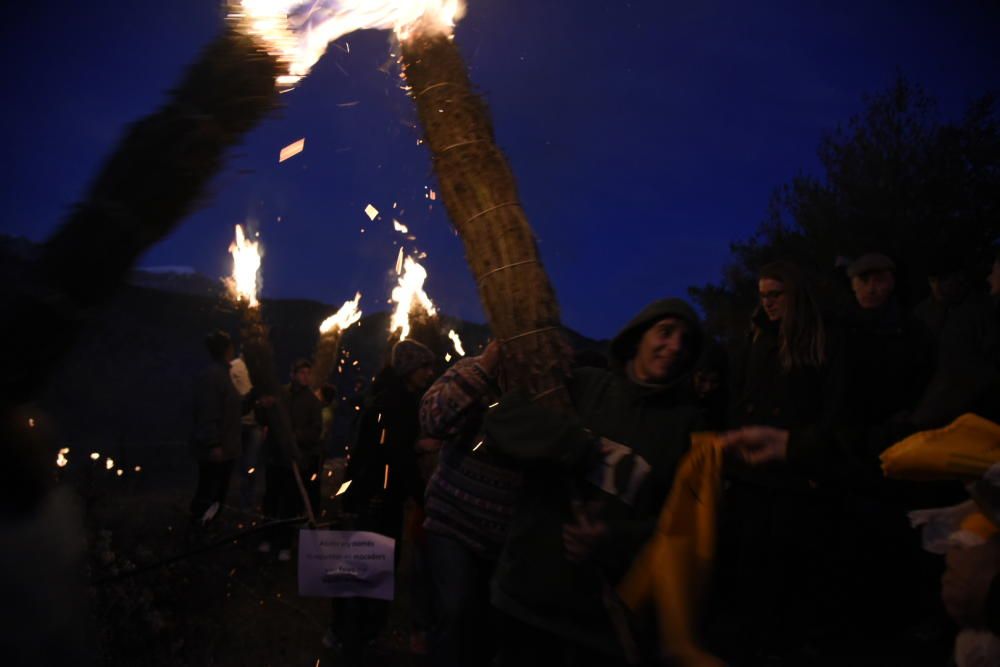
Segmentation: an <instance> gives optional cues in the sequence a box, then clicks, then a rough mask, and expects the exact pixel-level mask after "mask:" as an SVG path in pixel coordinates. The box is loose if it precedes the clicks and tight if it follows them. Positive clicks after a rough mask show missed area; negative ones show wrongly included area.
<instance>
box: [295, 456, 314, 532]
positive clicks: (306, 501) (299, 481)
mask: <svg viewBox="0 0 1000 667" xmlns="http://www.w3.org/2000/svg"><path fill="white" fill-rule="evenodd" d="M292 474H293V475H295V484H296V485H297V486H298V487H299V493H300V494H301V495H302V505H303V506H304V507H305V508H306V516H307V517H309V525H310V526H312V527H315V526H316V515H315V514H313V507H312V503H311V502H309V494H308V493H307V492H306V485H305V483H304V482H303V481H302V473H301V472H300V471H299V464H298V463H296V462H295V461H292Z"/></svg>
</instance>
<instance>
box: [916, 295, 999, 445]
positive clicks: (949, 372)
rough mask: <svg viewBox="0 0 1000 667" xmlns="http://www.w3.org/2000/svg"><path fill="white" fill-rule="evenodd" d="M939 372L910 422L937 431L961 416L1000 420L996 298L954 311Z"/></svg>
mask: <svg viewBox="0 0 1000 667" xmlns="http://www.w3.org/2000/svg"><path fill="white" fill-rule="evenodd" d="M939 357H940V361H939V363H938V368H937V372H936V373H935V374H934V378H933V380H932V381H931V383H930V386H928V388H927V392H926V393H925V395H924V397H923V399H922V400H921V401H920V405H919V406H918V408H917V410H916V413H915V415H914V421H915V422H916V424H917V426H918V427H919V428H921V429H929V428H939V427H941V426H944V425H945V424H947V423H949V422H951V421H952V420H954V419H955V418H957V417H959V416H961V415H962V414H963V413H965V412H975V413H976V414H979V415H981V416H983V417H986V418H988V419H992V420H994V421H997V420H998V419H1000V299H998V298H997V297H992V298H990V299H989V300H987V301H983V302H972V303H966V304H965V305H963V306H961V307H959V308H958V309H956V310H955V311H954V312H953V313H952V316H951V317H950V318H949V320H948V324H947V325H946V326H945V329H944V332H943V334H942V336H941V347H940V352H939Z"/></svg>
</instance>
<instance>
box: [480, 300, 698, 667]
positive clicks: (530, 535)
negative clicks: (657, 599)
mask: <svg viewBox="0 0 1000 667" xmlns="http://www.w3.org/2000/svg"><path fill="white" fill-rule="evenodd" d="M666 316H677V317H681V318H682V319H684V320H686V321H688V322H689V323H690V328H691V332H692V337H691V340H690V347H691V348H692V349H693V350H694V355H695V356H694V357H692V358H691V360H690V361H691V362H693V360H694V358H696V355H697V349H698V347H699V346H700V342H701V329H700V326H699V324H698V321H697V317H696V316H695V314H694V313H693V311H691V310H690V308H689V307H687V305H686V304H684V303H683V302H681V301H677V300H666V301H662V302H657V303H656V304H653V305H652V306H651V307H650V308H647V309H646V310H644V311H643V312H642V313H640V315H639V316H638V317H637V318H636V319H635V320H633V322H632V323H630V325H629V326H627V327H626V328H625V329H624V330H623V331H622V333H621V334H619V335H618V336H617V337H616V338H615V340H614V341H613V342H612V345H611V352H612V360H613V362H614V368H613V369H611V370H601V369H591V368H586V369H578V370H577V371H576V372H575V375H574V377H573V378H572V381H571V382H570V384H569V389H570V393H571V396H572V399H573V405H574V407H575V408H576V410H577V414H576V415H558V414H555V413H552V412H550V411H548V410H545V409H543V408H540V407H539V406H537V405H536V404H534V403H532V402H531V401H530V400H528V399H527V398H526V397H525V396H524V395H522V394H521V393H520V392H516V391H515V392H512V393H510V394H508V395H506V396H504V397H503V398H502V399H501V401H500V403H499V405H498V406H496V407H495V408H493V409H492V410H491V411H490V412H489V413H488V414H487V417H486V420H485V433H486V436H487V438H486V443H485V445H484V446H485V447H492V448H497V449H498V450H500V451H501V452H502V453H504V454H505V455H507V456H510V457H511V458H513V459H515V460H517V461H520V462H521V465H522V466H523V469H524V471H525V481H524V489H523V495H522V498H521V501H520V503H519V505H518V507H517V509H516V511H515V514H514V518H513V521H512V523H511V526H510V530H509V535H508V539H507V544H506V545H505V547H504V550H503V552H502V554H501V556H500V560H499V563H498V565H497V570H496V574H495V577H494V582H493V602H494V604H495V605H496V606H497V607H498V608H500V609H501V610H502V611H504V612H506V613H508V614H510V615H512V616H514V617H516V618H518V619H519V620H521V621H523V622H526V623H529V624H531V625H534V626H536V627H538V628H541V629H543V630H545V631H548V632H551V633H554V634H556V635H558V636H561V637H563V638H564V639H567V640H569V641H572V642H575V643H578V644H581V645H584V646H587V647H590V648H593V649H596V650H599V651H601V652H603V653H606V654H609V655H615V656H619V655H620V652H621V649H620V646H619V643H618V641H617V639H616V638H615V635H614V632H613V630H612V627H611V625H610V622H609V620H608V615H607V612H606V610H605V607H604V604H603V599H604V594H605V590H606V587H608V586H612V585H614V584H615V583H617V582H618V580H619V579H620V578H621V577H622V575H623V574H624V573H625V571H626V570H627V568H628V566H629V565H630V564H631V562H632V560H633V558H634V557H635V556H636V555H637V554H638V552H639V550H640V548H641V547H642V545H643V544H644V543H645V541H646V540H647V539H648V538H649V536H650V535H651V534H652V531H653V529H654V527H655V523H656V517H657V516H658V514H659V511H660V508H661V506H662V504H663V502H664V500H665V499H666V497H667V495H668V493H669V491H670V487H671V485H672V483H673V478H674V473H675V471H676V469H677V466H678V463H679V462H680V459H681V457H682V456H683V455H684V454H685V453H686V452H687V450H688V448H689V447H690V434H691V432H693V431H695V430H697V429H698V428H699V424H700V411H699V409H698V407H697V405H696V403H695V400H694V396H693V391H692V389H691V378H690V375H689V369H687V370H688V372H684V373H682V374H680V375H679V376H677V377H675V378H674V379H673V380H672V381H671V383H670V384H667V385H662V386H652V385H640V384H638V383H636V382H634V381H632V380H630V379H629V377H628V375H627V371H626V368H625V367H626V362H627V360H628V359H629V358H630V357H631V356H632V355H634V350H635V344H636V342H637V341H638V339H639V336H640V335H641V332H642V331H644V330H645V329H646V328H647V327H648V325H649V324H651V323H653V322H655V321H657V320H659V319H662V318H663V317H666ZM574 504H579V506H582V507H584V508H586V511H588V513H589V514H590V516H591V517H592V518H593V519H596V520H599V521H603V522H604V523H605V524H606V525H607V527H608V533H607V535H606V538H605V539H604V540H603V542H602V543H601V544H600V545H598V547H597V550H596V552H595V553H594V554H593V557H592V558H591V559H590V560H589V561H587V562H585V563H572V562H569V561H568V560H567V559H566V556H565V552H564V546H563V542H562V527H563V525H564V524H566V523H572V522H574V521H575V519H574V512H573V505H574Z"/></svg>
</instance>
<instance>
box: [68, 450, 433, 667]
mask: <svg viewBox="0 0 1000 667" xmlns="http://www.w3.org/2000/svg"><path fill="white" fill-rule="evenodd" d="M143 472H144V473H145V475H146V476H145V477H144V478H141V476H140V475H132V476H131V479H121V478H118V479H116V478H114V477H112V476H110V475H106V474H103V473H98V474H96V475H94V474H91V475H90V478H89V479H86V478H84V479H77V480H76V483H77V485H78V486H79V489H80V491H81V495H82V496H83V497H84V499H85V503H86V506H87V532H88V538H89V542H88V544H89V553H88V560H89V570H90V579H91V582H92V584H91V595H92V600H93V608H94V610H95V614H96V616H97V625H98V634H99V641H100V647H101V652H102V661H103V663H102V664H104V665H115V666H118V665H121V666H126V665H127V666H130V667H131V666H140V665H150V666H159V665H198V666H212V667H225V666H230V665H231V666H234V667H235V666H237V665H240V666H243V665H262V666H275V667H278V666H283V665H290V666H293V665H294V666H301V667H322V666H333V665H348V664H350V663H349V661H347V659H346V658H345V657H344V656H343V655H342V654H341V653H340V652H339V651H338V650H336V649H330V648H326V647H325V646H324V645H323V642H322V639H323V636H324V634H325V633H326V631H327V629H328V627H329V625H330V621H331V602H330V600H329V599H322V598H304V597H299V595H298V591H297V580H296V576H297V575H296V562H295V558H294V557H293V559H292V561H290V562H279V561H278V560H277V558H276V556H275V554H274V553H271V554H262V553H259V552H258V550H257V547H258V545H259V543H260V541H261V539H262V535H261V534H259V533H257V534H248V535H243V536H242V537H237V538H236V539H232V540H228V539H226V538H227V537H229V536H233V535H239V534H240V533H245V532H246V531H252V530H254V529H255V528H256V527H257V526H259V525H260V523H261V522H262V518H261V517H258V516H254V515H251V514H246V513H241V512H239V511H238V510H236V509H235V508H234V507H232V506H233V505H235V500H236V498H235V492H236V489H235V486H236V484H235V483H234V485H233V488H231V493H230V502H229V505H230V506H229V507H227V508H225V509H224V510H223V512H222V513H221V514H220V515H219V517H218V518H217V520H216V521H215V522H214V523H213V524H212V525H210V527H209V528H207V529H200V528H192V527H191V526H190V525H189V521H188V511H187V505H188V502H189V501H190V493H191V490H192V489H193V484H194V479H193V471H187V472H185V471H184V470H183V469H173V468H171V469H165V468H161V469H159V470H157V469H156V466H155V465H153V466H146V467H145V470H144V471H143ZM95 478H96V479H95ZM234 482H235V479H234ZM220 543H221V544H220ZM176 556H181V557H180V558H178V559H177V560H175V561H173V562H170V563H168V564H166V565H161V563H162V562H163V561H164V560H168V559H171V558H174V557H176ZM405 556H406V553H405V551H404V559H405ZM404 562H405V560H404ZM401 569H402V568H401ZM397 593H398V595H397V600H396V601H395V602H394V603H393V606H392V614H391V617H390V622H389V624H388V627H387V628H386V630H385V632H383V634H382V636H381V637H380V638H379V639H378V640H377V641H376V642H375V644H374V645H373V646H371V647H370V648H369V655H368V656H367V658H366V659H365V661H364V664H370V665H385V666H388V667H395V666H399V667H409V666H410V665H419V664H421V657H420V656H417V655H411V653H410V651H409V644H410V636H409V628H408V623H406V622H405V619H406V616H407V611H406V607H407V601H406V600H405V595H404V594H405V585H401V586H400V591H397Z"/></svg>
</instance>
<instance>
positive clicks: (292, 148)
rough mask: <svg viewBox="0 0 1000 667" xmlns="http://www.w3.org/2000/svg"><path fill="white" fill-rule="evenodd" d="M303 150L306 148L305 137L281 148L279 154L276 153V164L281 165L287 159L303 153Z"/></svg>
mask: <svg viewBox="0 0 1000 667" xmlns="http://www.w3.org/2000/svg"><path fill="white" fill-rule="evenodd" d="M305 148H306V139H305V137H302V138H301V139H299V140H298V141H293V142H292V143H290V144H288V145H287V146H285V147H284V148H282V149H281V152H280V153H278V164H281V163H282V162H284V161H285V160H287V159H289V158H293V157H295V156H296V155H298V154H299V153H301V152H302V151H304V150H305Z"/></svg>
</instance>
